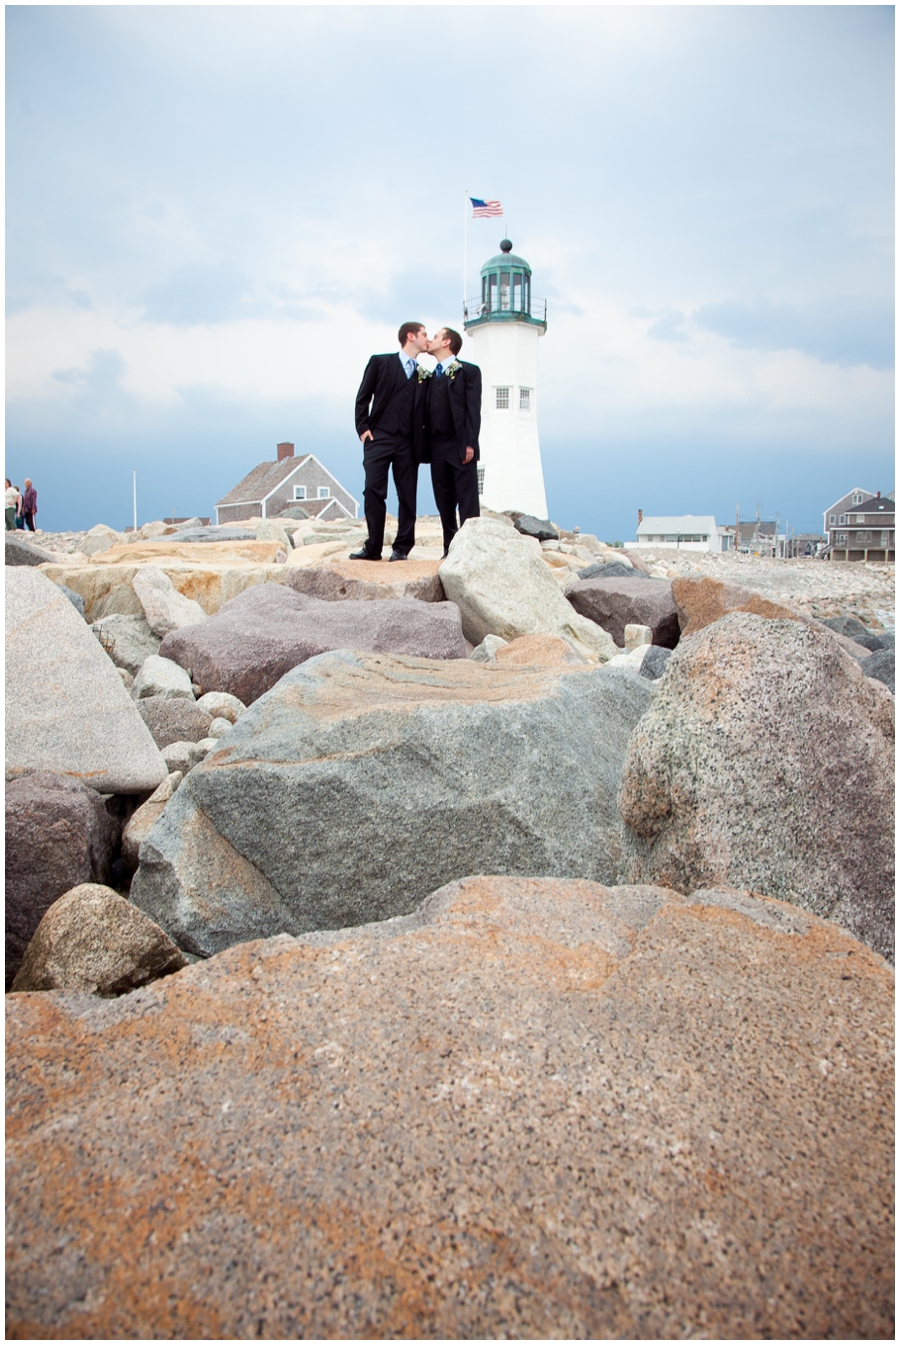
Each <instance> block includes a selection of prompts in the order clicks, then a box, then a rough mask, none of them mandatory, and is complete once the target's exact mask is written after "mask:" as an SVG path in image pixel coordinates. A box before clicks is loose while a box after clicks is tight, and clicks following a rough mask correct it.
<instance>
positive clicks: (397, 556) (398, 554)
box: [391, 551, 408, 560]
mask: <svg viewBox="0 0 900 1345" xmlns="http://www.w3.org/2000/svg"><path fill="white" fill-rule="evenodd" d="M407 559H408V553H407V552H406V551H392V552H391V560H407Z"/></svg>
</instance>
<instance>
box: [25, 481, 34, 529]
mask: <svg viewBox="0 0 900 1345" xmlns="http://www.w3.org/2000/svg"><path fill="white" fill-rule="evenodd" d="M36 513H37V491H36V490H35V488H34V486H33V485H32V482H31V478H30V477H27V476H26V478H25V494H24V495H23V496H22V515H23V517H24V519H25V525H26V527H27V528H29V529H30V531H31V532H34V530H35V528H34V516H35V514H36Z"/></svg>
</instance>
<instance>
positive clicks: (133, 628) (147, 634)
mask: <svg viewBox="0 0 900 1345" xmlns="http://www.w3.org/2000/svg"><path fill="white" fill-rule="evenodd" d="M131 592H132V594H133V590H131ZM135 600H136V599H135ZM91 630H92V631H94V632H95V634H97V635H99V634H101V633H102V634H103V635H106V636H108V637H109V638H110V639H111V640H112V641H113V648H112V652H111V653H110V658H111V659H112V661H113V663H114V664H115V665H116V667H117V668H124V669H125V670H126V672H130V673H131V675H132V676H135V675H136V674H137V673H138V672H139V670H140V668H141V666H142V665H143V663H144V662H145V661H146V660H147V659H148V658H150V656H151V654H158V653H159V636H158V635H154V634H153V631H152V630H151V629H150V627H149V626H148V625H147V620H146V617H144V616H143V615H141V616H124V615H123V614H122V613H120V612H116V613H114V614H112V615H110V616H105V617H103V618H102V619H101V620H99V621H95V622H94V624H93V625H92V626H91Z"/></svg>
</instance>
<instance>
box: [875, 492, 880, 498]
mask: <svg viewBox="0 0 900 1345" xmlns="http://www.w3.org/2000/svg"><path fill="white" fill-rule="evenodd" d="M875 499H876V500H880V499H881V491H880V490H879V491H878V493H877V494H876V496H875Z"/></svg>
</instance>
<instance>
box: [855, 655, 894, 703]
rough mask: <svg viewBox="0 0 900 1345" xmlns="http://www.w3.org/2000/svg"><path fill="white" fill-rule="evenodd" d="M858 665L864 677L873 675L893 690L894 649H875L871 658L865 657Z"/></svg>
mask: <svg viewBox="0 0 900 1345" xmlns="http://www.w3.org/2000/svg"><path fill="white" fill-rule="evenodd" d="M860 667H861V668H862V671H863V672H864V673H865V675H866V677H875V678H877V679H878V681H879V682H883V683H884V685H885V686H886V687H887V688H888V690H889V691H890V692H892V693H893V690H894V651H893V649H877V650H876V651H875V653H874V654H873V655H872V657H871V658H867V659H866V661H865V663H861V664H860Z"/></svg>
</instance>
